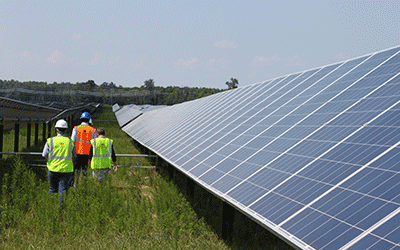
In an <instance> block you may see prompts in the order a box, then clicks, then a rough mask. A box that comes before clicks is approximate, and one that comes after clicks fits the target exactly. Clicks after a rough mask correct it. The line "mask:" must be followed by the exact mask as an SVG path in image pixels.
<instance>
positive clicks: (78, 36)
mask: <svg viewBox="0 0 400 250" xmlns="http://www.w3.org/2000/svg"><path fill="white" fill-rule="evenodd" d="M81 37H82V34H75V35H73V36H72V40H73V41H78V40H80V39H81Z"/></svg>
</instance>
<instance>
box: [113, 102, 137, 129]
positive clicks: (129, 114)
mask: <svg viewBox="0 0 400 250" xmlns="http://www.w3.org/2000/svg"><path fill="white" fill-rule="evenodd" d="M114 112H115V117H116V118H117V121H118V124H119V126H120V127H123V126H125V125H126V124H127V123H128V122H130V121H132V120H133V119H135V118H136V117H138V116H139V115H141V114H142V112H141V111H140V108H139V106H136V105H134V104H131V105H126V106H123V107H122V108H120V109H118V110H117V111H114Z"/></svg>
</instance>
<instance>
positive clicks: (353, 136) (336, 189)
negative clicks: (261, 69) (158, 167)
mask: <svg viewBox="0 0 400 250" xmlns="http://www.w3.org/2000/svg"><path fill="white" fill-rule="evenodd" d="M399 52H400V48H399V47H396V48H392V49H388V50H385V51H381V52H377V53H374V54H371V55H366V56H363V57H359V58H355V59H351V60H348V61H345V62H341V63H337V64H333V65H328V66H324V67H321V68H316V69H311V70H308V71H304V72H299V73H295V74H291V75H288V76H284V77H279V78H276V79H273V80H270V81H266V82H263V83H258V84H253V85H250V86H246V87H243V88H238V89H235V90H232V91H226V92H222V93H218V94H215V95H212V96H208V97H205V98H202V99H199V100H195V101H190V102H187V103H183V104H178V105H174V106H170V107H167V108H163V109H159V110H154V111H150V112H147V113H144V114H143V115H142V116H140V117H139V118H138V119H136V120H134V121H132V122H130V123H129V124H127V125H126V126H125V127H124V128H123V130H124V131H125V132H126V133H128V134H129V135H130V136H131V137H133V138H135V139H136V140H137V141H139V142H140V143H142V144H143V145H144V146H146V147H148V148H150V149H151V150H152V151H154V152H155V153H157V154H158V155H160V156H161V157H163V158H164V159H165V160H167V161H168V162H170V163H171V164H173V165H174V166H175V167H177V168H179V169H180V170H181V171H183V172H184V173H186V174H187V175H188V176H190V177H191V178H193V179H194V180H195V181H197V182H198V183H199V184H200V185H202V186H204V187H206V188H207V189H209V190H211V191H212V192H214V193H215V194H217V195H218V196H220V197H221V198H223V199H225V200H227V201H228V202H230V203H231V204H233V205H234V206H236V207H237V208H239V209H240V210H242V211H243V212H244V213H246V214H248V215H249V216H252V217H253V218H254V219H256V220H258V221H259V222H260V223H262V224H264V225H265V226H266V227H268V228H270V229H271V230H274V231H275V232H277V233H279V234H281V235H282V236H283V237H285V238H286V239H287V240H288V241H290V242H292V243H293V244H295V245H297V246H298V247H300V248H304V249H313V248H314V249H329V248H334V249H338V248H343V249H399V248H400V247H399V243H400V220H399V217H400V213H399V212H400V176H399V170H400V167H399V163H398V159H399V156H400V155H399V153H400V147H399V143H400V133H399V132H400V131H399V129H400V126H399V125H400V122H399V116H400V53H399Z"/></svg>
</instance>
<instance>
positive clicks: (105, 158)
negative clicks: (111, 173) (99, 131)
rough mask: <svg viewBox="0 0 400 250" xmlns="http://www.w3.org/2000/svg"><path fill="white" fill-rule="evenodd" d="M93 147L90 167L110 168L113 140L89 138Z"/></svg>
mask: <svg viewBox="0 0 400 250" xmlns="http://www.w3.org/2000/svg"><path fill="white" fill-rule="evenodd" d="M90 144H92V148H93V158H92V161H91V164H90V167H91V168H92V169H105V168H109V169H111V163H112V159H111V153H112V144H113V140H111V139H108V138H105V137H100V138H96V139H92V140H90Z"/></svg>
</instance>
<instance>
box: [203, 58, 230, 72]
mask: <svg viewBox="0 0 400 250" xmlns="http://www.w3.org/2000/svg"><path fill="white" fill-rule="evenodd" d="M207 67H209V68H211V70H217V69H227V68H228V61H227V60H225V59H223V58H219V59H214V58H212V59H210V60H208V62H207Z"/></svg>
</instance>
